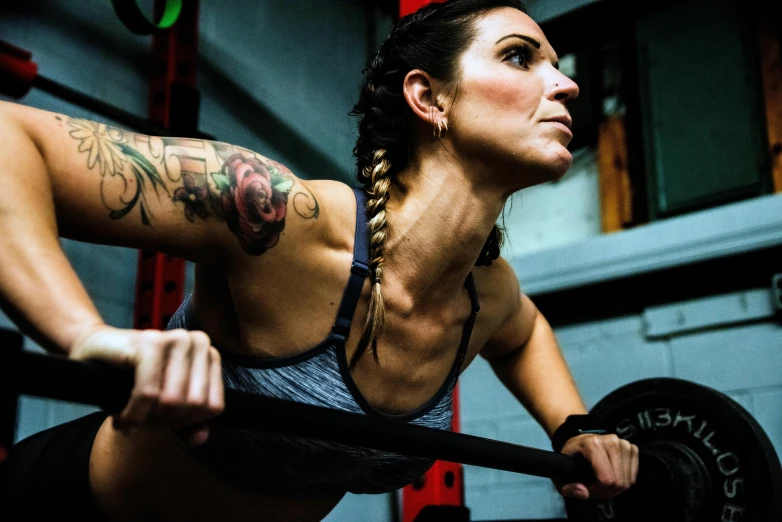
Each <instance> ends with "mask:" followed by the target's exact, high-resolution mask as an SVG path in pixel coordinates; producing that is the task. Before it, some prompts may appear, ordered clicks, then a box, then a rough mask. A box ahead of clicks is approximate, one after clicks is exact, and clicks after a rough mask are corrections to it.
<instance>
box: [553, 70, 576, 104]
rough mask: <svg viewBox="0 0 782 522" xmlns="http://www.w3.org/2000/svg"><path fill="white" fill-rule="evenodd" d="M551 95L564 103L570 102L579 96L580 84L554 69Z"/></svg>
mask: <svg viewBox="0 0 782 522" xmlns="http://www.w3.org/2000/svg"><path fill="white" fill-rule="evenodd" d="M549 97H550V98H551V99H552V100H557V101H560V102H562V103H565V104H566V103H568V102H571V101H573V100H575V99H576V98H578V84H576V82H574V81H573V80H571V79H570V78H568V77H567V76H565V75H564V74H563V73H561V72H559V71H558V70H556V69H554V77H553V79H552V82H551V89H550V92H549Z"/></svg>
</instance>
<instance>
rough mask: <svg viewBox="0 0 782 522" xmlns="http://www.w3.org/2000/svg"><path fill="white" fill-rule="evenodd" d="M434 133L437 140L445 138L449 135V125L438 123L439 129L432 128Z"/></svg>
mask: <svg viewBox="0 0 782 522" xmlns="http://www.w3.org/2000/svg"><path fill="white" fill-rule="evenodd" d="M432 133H433V134H434V137H435V138H437V139H440V140H441V139H443V138H445V136H446V134H448V124H447V123H445V122H442V121H438V122H437V129H435V128H434V127H432Z"/></svg>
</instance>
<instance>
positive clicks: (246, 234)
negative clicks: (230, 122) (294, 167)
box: [212, 154, 293, 255]
mask: <svg viewBox="0 0 782 522" xmlns="http://www.w3.org/2000/svg"><path fill="white" fill-rule="evenodd" d="M270 170H271V172H270ZM212 176H213V178H214V180H215V182H216V184H217V187H218V188H219V189H220V191H221V204H222V208H221V209H220V210H221V212H220V214H222V215H224V216H225V220H226V222H227V223H228V227H229V228H230V229H231V231H232V232H233V233H234V234H236V235H237V236H239V241H240V243H241V245H242V248H243V249H244V250H245V251H246V252H247V253H249V254H255V255H260V254H263V253H264V252H266V250H267V249H269V248H271V247H273V246H274V245H276V244H277V240H278V239H279V238H280V233H281V232H282V230H283V228H285V214H286V212H287V208H288V207H287V205H288V192H289V191H290V189H291V187H292V186H293V180H291V179H290V178H288V177H285V176H282V175H281V174H280V173H279V171H278V169H277V168H275V167H273V166H271V165H269V166H267V165H264V164H263V163H261V162H260V161H258V160H257V159H255V158H245V157H244V156H242V155H241V154H233V155H232V156H230V157H229V158H228V159H226V160H225V163H224V164H223V168H222V171H221V172H219V173H218V172H215V173H214V174H212Z"/></svg>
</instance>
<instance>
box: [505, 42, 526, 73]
mask: <svg viewBox="0 0 782 522" xmlns="http://www.w3.org/2000/svg"><path fill="white" fill-rule="evenodd" d="M505 60H506V61H509V62H512V63H514V64H516V65H518V66H519V67H523V68H525V69H526V68H527V67H528V66H529V64H530V62H532V49H530V48H529V46H527V45H522V44H519V45H514V46H513V47H511V48H510V49H508V50H507V51H506V53H505Z"/></svg>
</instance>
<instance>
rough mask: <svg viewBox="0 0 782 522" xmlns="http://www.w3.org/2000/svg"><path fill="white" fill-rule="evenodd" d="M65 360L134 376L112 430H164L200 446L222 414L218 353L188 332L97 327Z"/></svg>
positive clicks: (204, 336) (204, 338)
mask: <svg viewBox="0 0 782 522" xmlns="http://www.w3.org/2000/svg"><path fill="white" fill-rule="evenodd" d="M69 358H71V359H75V360H93V361H102V362H105V363H109V364H113V365H116V366H120V367H130V368H134V370H135V384H134V387H133V391H132V392H131V394H130V400H129V401H128V404H127V405H126V406H125V408H124V409H123V410H122V412H120V413H117V414H115V415H114V427H115V429H119V430H122V431H128V430H130V429H131V428H137V427H142V426H147V427H152V428H170V429H171V430H173V431H174V432H175V433H176V434H177V435H178V436H179V437H180V439H182V440H183V441H184V442H185V443H186V444H188V445H198V444H202V443H203V442H205V441H206V439H207V437H208V435H209V431H208V428H207V426H206V424H204V423H205V422H206V421H207V420H209V419H210V418H213V417H215V416H217V415H218V414H220V413H221V412H222V411H223V408H224V404H225V399H224V394H225V391H224V388H223V378H222V372H221V364H220V353H219V352H218V351H217V350H216V349H215V348H214V347H213V346H212V345H211V341H210V339H209V336H208V335H207V334H205V333H204V332H201V331H188V330H181V329H179V330H169V331H160V330H128V329H120V328H114V327H111V326H105V325H104V326H100V327H98V328H95V329H93V330H91V331H89V332H88V333H87V334H85V335H83V336H82V337H80V338H79V339H78V340H77V341H76V342H74V343H73V345H72V346H71V349H70V351H69Z"/></svg>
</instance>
